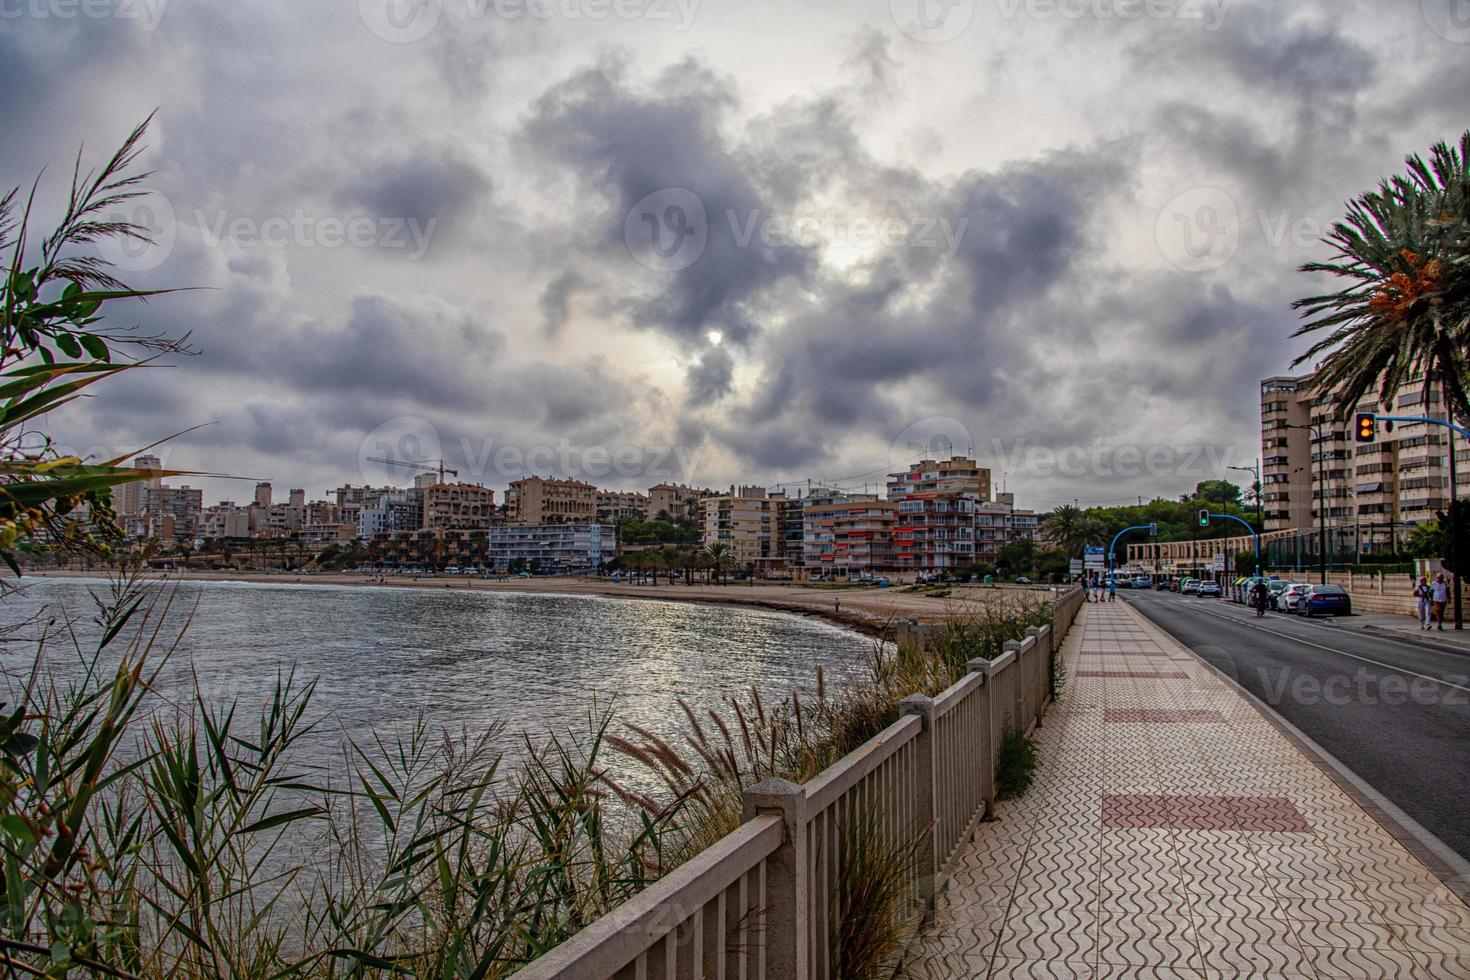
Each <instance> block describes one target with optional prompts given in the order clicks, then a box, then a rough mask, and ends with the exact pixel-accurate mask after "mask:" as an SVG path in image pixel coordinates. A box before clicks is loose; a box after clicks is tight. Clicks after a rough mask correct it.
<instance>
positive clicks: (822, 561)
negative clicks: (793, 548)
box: [802, 493, 898, 579]
mask: <svg viewBox="0 0 1470 980" xmlns="http://www.w3.org/2000/svg"><path fill="white" fill-rule="evenodd" d="M806 500H807V505H806V507H805V508H804V510H803V512H802V572H803V574H804V575H805V576H807V577H810V578H826V579H831V578H861V577H866V576H870V575H885V574H888V573H891V572H894V571H897V568H898V566H897V564H896V563H895V560H894V555H893V524H894V519H895V517H896V515H897V511H898V507H897V505H896V504H892V503H889V502H887V501H880V500H879V499H878V498H877V496H876V495H874V494H850V495H849V494H841V493H823V494H819V495H812V496H809V497H807V498H806Z"/></svg>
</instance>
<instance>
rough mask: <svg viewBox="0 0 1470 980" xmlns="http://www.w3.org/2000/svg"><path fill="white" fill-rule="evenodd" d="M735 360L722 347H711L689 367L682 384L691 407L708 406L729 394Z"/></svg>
mask: <svg viewBox="0 0 1470 980" xmlns="http://www.w3.org/2000/svg"><path fill="white" fill-rule="evenodd" d="M734 374H735V358H734V357H733V356H732V355H731V354H730V352H729V351H728V350H726V349H725V348H723V347H712V348H710V349H709V350H707V351H705V352H704V353H703V354H701V355H700V357H699V360H697V361H695V362H694V363H693V364H691V365H689V370H688V371H687V372H685V377H684V383H685V387H686V388H687V390H688V402H689V404H691V405H708V404H709V403H710V402H713V401H717V400H718V399H720V398H723V397H724V396H725V395H728V394H729V393H730V381H731V379H732V378H733V377H734Z"/></svg>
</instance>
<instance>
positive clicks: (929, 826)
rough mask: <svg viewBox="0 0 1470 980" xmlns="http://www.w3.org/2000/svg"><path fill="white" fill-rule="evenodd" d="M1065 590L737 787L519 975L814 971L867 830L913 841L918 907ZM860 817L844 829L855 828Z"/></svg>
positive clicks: (990, 768)
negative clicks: (688, 854) (689, 847)
mask: <svg viewBox="0 0 1470 980" xmlns="http://www.w3.org/2000/svg"><path fill="white" fill-rule="evenodd" d="M1082 601H1083V597H1082V592H1081V590H1080V589H1078V590H1074V591H1073V592H1071V593H1068V594H1066V595H1064V596H1062V597H1061V598H1060V599H1058V600H1057V601H1055V602H1054V603H1053V604H1052V622H1051V625H1049V626H1043V627H1040V628H1039V629H1031V630H1028V631H1027V633H1028V635H1027V637H1026V639H1025V640H1024V641H1022V642H1020V643H1010V644H1007V645H1006V651H1005V653H1004V654H1002V655H1001V656H1000V657H998V658H996V659H995V660H993V661H987V660H976V661H972V662H971V664H970V673H969V674H967V675H966V676H965V677H964V678H963V679H961V680H960V681H959V682H958V683H956V684H955V685H953V686H952V687H950V688H949V689H948V690H946V691H945V692H943V693H942V694H940V695H939V696H938V697H935V698H928V697H924V696H922V695H914V696H911V697H908V698H905V699H904V701H903V704H902V716H901V717H900V718H899V720H898V721H896V722H894V723H893V724H892V725H890V726H888V727H887V728H886V729H884V730H883V731H882V732H880V733H879V734H878V735H876V736H875V737H873V738H872V739H870V740H869V741H867V742H866V743H864V744H863V745H862V746H860V747H859V748H857V749H856V750H854V751H853V752H850V753H848V754H847V755H846V756H844V757H843V758H842V759H841V760H839V761H838V762H837V763H835V764H834V765H832V766H831V767H830V768H828V769H827V770H825V771H824V772H822V773H821V774H820V775H818V776H817V777H816V778H814V779H812V780H811V781H810V782H807V783H805V784H803V785H797V784H795V783H791V782H787V781H786V780H781V779H773V780H767V781H766V782H763V783H761V784H759V785H757V786H754V787H752V788H750V789H748V790H746V792H745V801H744V823H742V824H741V826H740V828H739V829H738V830H736V831H734V832H733V833H731V834H729V835H728V836H726V837H724V838H723V839H721V840H720V841H719V842H718V843H716V844H715V845H714V846H712V847H710V848H708V849H706V850H704V851H702V852H701V853H700V854H698V855H696V856H695V857H694V858H693V859H691V860H690V861H688V862H686V863H685V864H683V865H680V866H679V867H678V868H677V869H675V870H674V871H672V872H670V873H669V874H668V875H667V876H665V877H663V878H661V879H659V880H658V881H656V882H654V883H653V884H652V885H651V886H649V887H648V888H647V889H646V890H644V891H643V892H641V893H640V894H638V895H637V896H635V897H634V898H632V899H630V900H629V901H628V902H627V903H625V904H624V905H623V906H621V907H620V908H618V909H617V910H615V911H613V912H612V913H610V914H608V915H606V916H604V917H603V918H601V919H599V920H597V921H596V922H594V923H592V924H591V925H589V926H588V927H587V928H586V929H584V930H582V931H581V932H580V933H578V934H577V935H576V936H574V937H572V938H571V939H570V940H568V941H567V942H565V943H563V944H562V945H561V946H558V947H557V948H556V949H554V950H552V951H551V952H549V953H547V954H546V955H545V956H543V957H541V958H539V959H537V960H535V961H534V962H532V963H531V964H529V965H528V966H526V967H525V968H524V969H522V970H521V971H520V972H519V973H518V974H516V975H517V976H518V977H522V978H526V980H552V978H558V980H605V978H617V980H634V978H636V980H643V978H679V977H688V978H691V980H697V978H703V977H710V978H713V977H731V978H735V977H740V978H746V980H767V978H770V980H826V978H829V977H834V976H836V973H837V971H836V966H835V964H833V962H832V950H833V947H834V939H835V936H836V934H837V931H838V930H839V929H840V928H841V926H842V922H843V915H844V909H843V908H842V902H841V889H840V884H841V871H842V861H843V842H844V838H845V837H846V836H847V835H850V834H853V833H857V832H860V833H863V834H876V835H877V836H879V837H880V838H881V839H882V841H883V842H884V843H885V844H886V845H888V846H890V847H893V848H900V849H908V848H914V853H915V860H914V861H913V865H912V867H911V868H910V872H909V876H908V880H907V883H906V885H907V890H908V893H909V898H910V902H911V907H912V908H914V909H915V910H922V911H923V912H925V913H927V912H928V911H929V910H931V909H932V907H933V902H934V898H935V896H936V895H937V894H938V893H939V892H940V891H941V890H942V889H943V888H944V887H945V885H946V884H947V883H948V880H949V877H950V872H951V870H952V868H953V866H954V863H955V861H956V860H957V858H958V857H959V855H960V854H961V852H962V851H963V848H964V845H965V843H966V842H967V841H969V839H970V838H971V837H972V836H973V834H974V832H975V829H976V826H977V825H978V824H979V823H980V821H981V820H983V819H984V818H985V817H986V815H987V814H989V813H991V812H993V810H994V806H995V769H996V763H997V761H998V753H999V749H1000V743H1001V738H1002V736H1003V735H1004V734H1005V733H1006V732H1007V731H1009V730H1013V729H1019V730H1023V731H1025V730H1029V729H1031V728H1033V727H1034V726H1036V725H1038V724H1040V723H1041V717H1042V714H1043V713H1044V712H1045V710H1046V707H1047V705H1048V704H1050V702H1051V692H1052V675H1051V660H1052V653H1053V651H1054V650H1056V649H1057V648H1058V647H1059V646H1060V644H1061V642H1062V639H1063V638H1064V637H1065V636H1066V633H1067V631H1068V629H1069V628H1070V627H1071V625H1072V622H1073V620H1074V619H1075V618H1076V615H1077V611H1078V610H1079V609H1080V608H1081V606H1082ZM859 827H860V828H861V829H860V830H855V828H859Z"/></svg>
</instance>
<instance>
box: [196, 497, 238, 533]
mask: <svg viewBox="0 0 1470 980" xmlns="http://www.w3.org/2000/svg"><path fill="white" fill-rule="evenodd" d="M203 534H204V537H206V538H248V537H250V513H249V511H247V510H246V509H245V508H244V507H241V506H239V505H238V504H236V503H235V502H234V501H233V500H222V501H220V502H219V503H218V504H215V505H214V506H213V507H210V508H208V509H206V510H205V511H204V531H203Z"/></svg>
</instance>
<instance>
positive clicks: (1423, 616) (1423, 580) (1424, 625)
mask: <svg viewBox="0 0 1470 980" xmlns="http://www.w3.org/2000/svg"><path fill="white" fill-rule="evenodd" d="M1414 598H1415V599H1416V600H1417V601H1418V603H1419V628H1420V629H1421V630H1427V629H1429V619H1430V609H1431V606H1430V603H1429V576H1428V575H1421V576H1419V582H1418V583H1417V584H1416V585H1415V586H1414Z"/></svg>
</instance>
